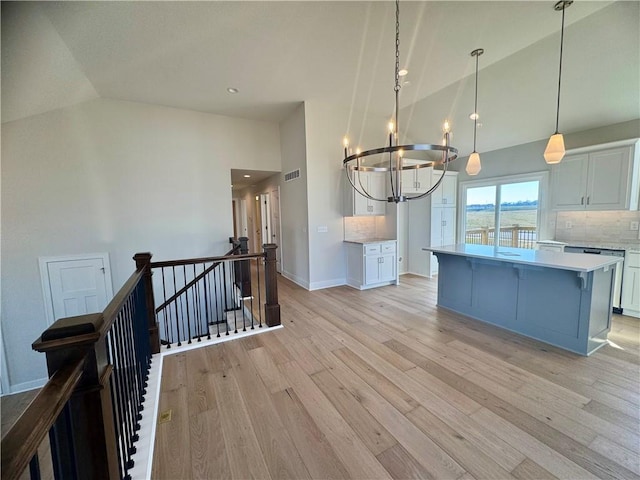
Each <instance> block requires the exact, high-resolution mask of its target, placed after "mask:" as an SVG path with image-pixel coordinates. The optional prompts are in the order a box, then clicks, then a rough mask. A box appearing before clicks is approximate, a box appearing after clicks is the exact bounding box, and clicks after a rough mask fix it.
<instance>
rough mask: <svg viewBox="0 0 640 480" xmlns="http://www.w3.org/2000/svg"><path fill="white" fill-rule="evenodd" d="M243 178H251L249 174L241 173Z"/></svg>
mask: <svg viewBox="0 0 640 480" xmlns="http://www.w3.org/2000/svg"><path fill="white" fill-rule="evenodd" d="M243 177H244V178H251V175H243Z"/></svg>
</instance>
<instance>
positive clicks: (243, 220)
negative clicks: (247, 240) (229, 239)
mask: <svg viewBox="0 0 640 480" xmlns="http://www.w3.org/2000/svg"><path fill="white" fill-rule="evenodd" d="M239 236H240V237H248V236H249V226H248V222H247V201H246V200H245V199H244V198H243V199H242V200H240V232H239Z"/></svg>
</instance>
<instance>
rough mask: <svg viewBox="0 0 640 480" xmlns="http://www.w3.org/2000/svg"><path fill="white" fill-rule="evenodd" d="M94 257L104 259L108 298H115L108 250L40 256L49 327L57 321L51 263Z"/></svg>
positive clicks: (41, 279) (39, 263) (45, 310)
mask: <svg viewBox="0 0 640 480" xmlns="http://www.w3.org/2000/svg"><path fill="white" fill-rule="evenodd" d="M92 258H100V259H102V264H103V265H104V281H105V287H106V292H107V299H108V301H110V300H111V299H112V298H113V282H112V280H111V263H110V262H109V254H108V253H107V252H103V253H82V254H77V255H60V256H55V257H38V265H39V266H40V284H41V285H42V297H43V299H44V312H45V315H46V319H47V327H49V326H51V325H52V324H53V322H54V321H55V316H54V314H53V298H52V296H51V284H50V283H49V264H50V263H54V262H70V261H74V260H90V259H92Z"/></svg>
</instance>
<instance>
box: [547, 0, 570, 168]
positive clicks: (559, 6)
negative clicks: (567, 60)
mask: <svg viewBox="0 0 640 480" xmlns="http://www.w3.org/2000/svg"><path fill="white" fill-rule="evenodd" d="M572 3H573V0H561V1H560V2H558V3H556V4H555V5H554V6H553V8H554V10H556V11H562V28H561V29H560V68H559V69H558V103H557V106H556V132H555V133H554V134H553V135H551V137H550V138H549V143H547V148H546V149H545V151H544V161H545V162H547V163H548V164H549V165H554V164H556V163H560V161H561V160H562V157H564V152H565V149H564V137H563V136H562V134H561V133H560V132H559V131H558V122H559V120H560V84H561V80H562V44H563V42H564V10H565V9H566V8H567V7H568V6H569V5H571V4H572Z"/></svg>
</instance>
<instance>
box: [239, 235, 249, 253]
mask: <svg viewBox="0 0 640 480" xmlns="http://www.w3.org/2000/svg"><path fill="white" fill-rule="evenodd" d="M238 241H239V242H240V254H241V255H244V254H245V253H249V237H240V238H239V239H238Z"/></svg>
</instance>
